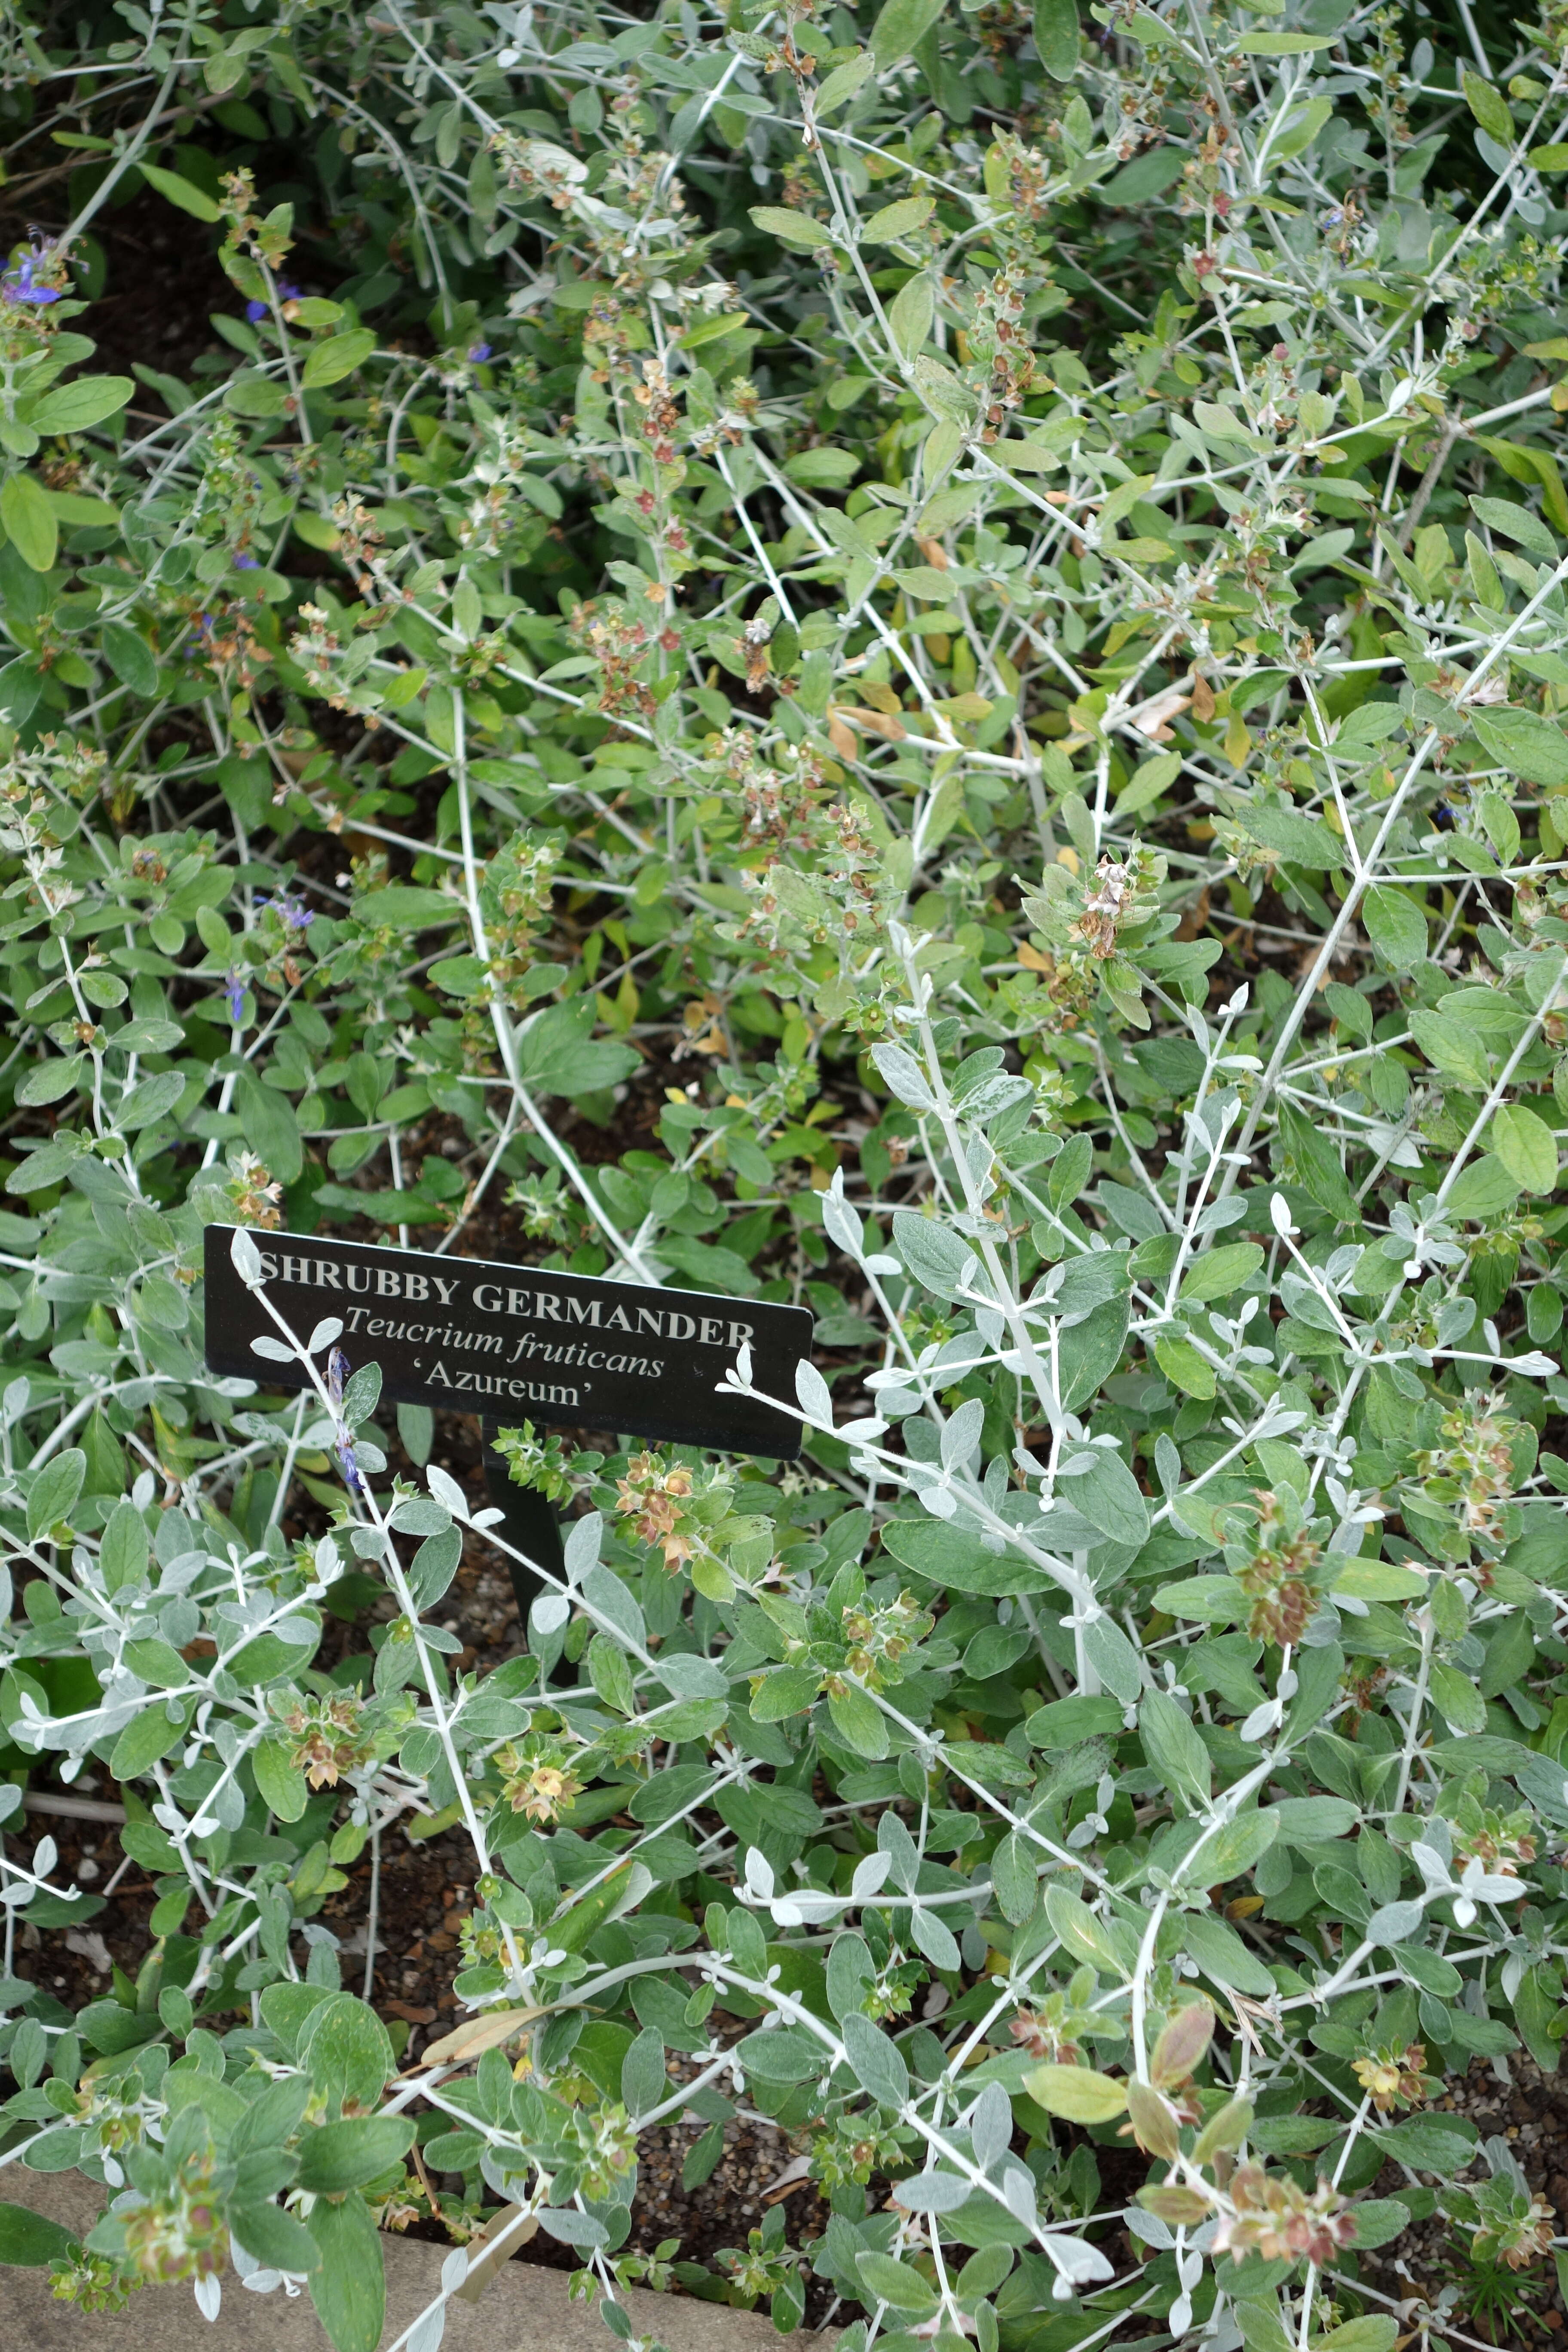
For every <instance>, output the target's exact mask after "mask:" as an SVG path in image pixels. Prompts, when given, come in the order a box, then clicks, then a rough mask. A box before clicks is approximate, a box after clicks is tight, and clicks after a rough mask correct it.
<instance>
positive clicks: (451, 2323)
mask: <svg viewBox="0 0 1568 2352" xmlns="http://www.w3.org/2000/svg"><path fill="white" fill-rule="evenodd" d="M109 2193H110V2192H109V2191H108V2190H106V2189H103V2188H101V2187H100V2185H99V2183H98V2182H97V2181H95V2180H89V2179H87V2178H86V2177H85V2176H84V2175H83V2174H81V2173H79V2172H28V2171H26V2170H25V2169H24V2168H23V2167H22V2166H21V2165H20V2164H7V2165H4V2166H0V2201H3V2202H5V2203H7V2204H12V2205H26V2206H27V2207H28V2208H29V2209H30V2210H32V2211H34V2212H36V2213H45V2214H47V2215H48V2216H49V2218H50V2219H51V2220H52V2221H59V2222H62V2223H63V2224H64V2225H65V2227H66V2228H67V2229H68V2230H72V2231H86V2230H88V2229H89V2228H90V2227H91V2225H92V2223H93V2221H95V2220H96V2218H97V2216H98V2215H99V2213H100V2211H101V2210H102V2209H103V2206H104V2204H105V2202H106V2200H107V2198H108V2196H109ZM383 2245H384V2250H385V2255H386V2326H385V2329H384V2332H383V2336H382V2343H383V2344H384V2345H386V2346H391V2345H394V2344H395V2343H396V2342H397V2341H398V2339H399V2337H400V2336H402V2335H403V2334H404V2333H405V2330H406V2329H407V2328H409V2327H410V2326H412V2325H413V2323H414V2322H415V2321H416V2319H417V2318H418V2317H419V2315H420V2313H421V2312H422V2311H424V2310H425V2309H426V2306H427V2305H429V2304H431V2303H432V2302H433V2301H434V2300H435V2298H436V2297H437V2295H438V2294H439V2293H440V2291H441V2264H442V2263H443V2261H444V2260H445V2259H446V2256H447V2253H449V2252H450V2251H451V2249H450V2248H449V2247H442V2246H434V2245H426V2244H424V2243H423V2242H420V2241H418V2240H409V2239H406V2238H397V2237H393V2236H390V2235H389V2236H387V2237H384V2239H383ZM566 2284H567V2274H566V2273H565V2272H564V2271H555V2270H547V2269H545V2268H544V2267H543V2266H542V2264H540V2263H526V2262H509V2263H501V2264H500V2265H499V2266H498V2269H497V2272H496V2275H495V2277H494V2279H493V2281H492V2283H491V2284H490V2285H489V2287H488V2288H487V2289H486V2290H485V2292H484V2294H483V2295H482V2296H481V2297H480V2299H479V2301H478V2302H477V2303H469V2302H466V2301H464V2300H463V2299H462V2298H461V2297H460V2296H454V2297H453V2298H452V2299H451V2301H450V2302H448V2304H447V2324H446V2331H445V2334H444V2335H443V2336H442V2337H441V2339H440V2342H441V2352H611V2347H613V2346H614V2344H615V2342H616V2339H615V2337H614V2336H612V2335H611V2334H610V2331H609V2330H608V2328H607V2327H606V2326H605V2323H604V2320H603V2319H602V2318H601V2317H600V2315H599V2313H598V2311H597V2309H596V2308H595V2307H594V2306H593V2305H588V2304H585V2303H574V2302H572V2301H570V2300H569V2299H568V2296H567V2292H566ZM623 2295H624V2300H625V2302H626V2305H627V2309H628V2313H629V2315H630V2318H631V2323H632V2329H633V2334H634V2336H637V2337H641V2338H643V2339H644V2340H645V2341H648V2342H657V2343H658V2344H661V2345H664V2346H665V2347H668V2352H766V2347H775V2348H776V2352H782V2347H786V2346H787V2347H790V2352H795V2347H799V2352H807V2347H810V2352H816V2347H819V2346H820V2347H831V2346H832V2345H833V2344H834V2343H835V2342H836V2341H837V2330H833V2331H831V2332H827V2333H825V2334H823V2335H821V2336H812V2335H809V2334H807V2333H806V2332H805V2331H803V2332H801V2333H800V2334H797V2335H795V2336H780V2335H778V2334H777V2333H776V2332H775V2330H774V2328H773V2325H772V2323H771V2321H769V2320H768V2319H766V2318H764V2317H763V2316H762V2315H760V2314H758V2313H755V2312H745V2311H732V2310H731V2308H730V2307H729V2305H726V2304H721V2303H702V2302H700V2301H699V2300H698V2299H697V2297H695V2296H694V2295H672V2294H649V2293H648V2292H647V2289H646V2288H643V2287H630V2288H627V2289H625V2290H623ZM193 2344H205V2345H210V2346H211V2347H212V2352H331V2345H330V2343H329V2341H328V2338H327V2336H326V2334H325V2332H324V2330H323V2329H322V2327H321V2322H320V2321H319V2320H318V2319H317V2317H316V2315H315V2311H314V2309H313V2308H312V2306H311V2304H310V2297H309V2296H308V2295H305V2294H300V2295H298V2296H295V2297H293V2298H291V2299H290V2298H289V2297H287V2296H286V2295H285V2294H284V2293H283V2292H282V2290H281V2289H279V2290H278V2291H277V2292H276V2293H274V2294H252V2293H250V2292H249V2291H248V2290H247V2288H246V2287H244V2286H243V2285H242V2284H240V2282H239V2280H238V2279H237V2277H236V2276H235V2274H234V2273H233V2272H232V2271H231V2272H229V2273H227V2275H226V2277H225V2279H224V2283H223V2306H222V2309H221V2311H220V2312H219V2315H218V2317H217V2320H216V2323H215V2324H214V2325H213V2326H211V2329H210V2333H209V2331H208V2323H207V2322H205V2320H204V2319H203V2318H202V2315H201V2314H200V2313H199V2312H198V2310H197V2309H196V2305H195V2298H194V2296H193V2294H192V2292H191V2289H190V2288H189V2287H188V2286H178V2287H144V2288H143V2289H142V2291H141V2292H140V2293H139V2294H134V2295H133V2296H132V2299H131V2302H130V2304H129V2305H128V2306H127V2308H126V2309H125V2310H124V2311H121V2312H114V2313H104V2312H99V2313H83V2312H80V2311H79V2310H77V2309H76V2307H75V2306H74V2305H70V2304H63V2303H57V2302H56V2300H55V2298H54V2296H53V2295H52V2294H50V2292H49V2287H48V2273H47V2271H35V2270H21V2269H16V2268H13V2267H9V2266H7V2267H4V2268H0V2346H5V2347H10V2346H16V2347H21V2346H23V2345H26V2347H29V2352H97V2347H112V2352H174V2347H175V2346H176V2345H178V2346H180V2347H182V2352H184V2347H187V2346H191V2345H193Z"/></svg>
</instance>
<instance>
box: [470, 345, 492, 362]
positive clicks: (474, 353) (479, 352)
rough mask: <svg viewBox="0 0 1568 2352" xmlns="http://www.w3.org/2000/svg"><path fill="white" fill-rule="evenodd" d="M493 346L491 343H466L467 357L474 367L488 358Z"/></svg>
mask: <svg viewBox="0 0 1568 2352" xmlns="http://www.w3.org/2000/svg"><path fill="white" fill-rule="evenodd" d="M494 348H495V346H494V345H493V344H492V343H470V344H469V345H468V357H469V359H470V360H471V361H472V362H473V363H474V365H475V366H476V367H480V366H482V365H483V363H484V362H485V361H486V360H488V359H489V356H490V353H491V352H492V351H493V350H494Z"/></svg>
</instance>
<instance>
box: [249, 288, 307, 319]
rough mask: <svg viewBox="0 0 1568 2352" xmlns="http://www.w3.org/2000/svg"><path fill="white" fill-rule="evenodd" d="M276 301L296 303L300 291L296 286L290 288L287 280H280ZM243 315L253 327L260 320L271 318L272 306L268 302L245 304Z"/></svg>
mask: <svg viewBox="0 0 1568 2352" xmlns="http://www.w3.org/2000/svg"><path fill="white" fill-rule="evenodd" d="M278 299H279V302H297V301H298V300H299V299H300V289H299V288H298V287H297V286H290V285H289V281H288V279H287V278H283V279H280V280H279V287H278ZM245 315H246V317H247V319H248V320H249V321H250V323H251V325H252V326H253V327H254V326H256V325H258V322H259V321H260V320H263V319H268V318H270V317H271V315H272V305H271V303H270V302H247V304H246V306H245Z"/></svg>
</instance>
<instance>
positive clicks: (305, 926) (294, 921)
mask: <svg viewBox="0 0 1568 2352" xmlns="http://www.w3.org/2000/svg"><path fill="white" fill-rule="evenodd" d="M268 907H270V908H272V910H273V912H274V913H275V914H276V915H277V917H278V918H279V921H280V922H282V923H285V924H286V925H287V926H288V928H289V930H291V931H308V930H309V929H310V925H311V924H312V923H313V922H314V921H315V919H316V910H315V908H314V907H307V906H306V904H305V901H304V900H303V898H295V897H292V896H290V895H289V894H288V893H285V894H284V896H283V897H281V898H263V897H261V896H260V895H259V894H258V897H257V899H256V911H257V913H258V915H259V914H261V913H263V912H264V911H265V909H266V908H268Z"/></svg>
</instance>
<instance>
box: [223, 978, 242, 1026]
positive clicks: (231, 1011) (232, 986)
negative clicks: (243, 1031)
mask: <svg viewBox="0 0 1568 2352" xmlns="http://www.w3.org/2000/svg"><path fill="white" fill-rule="evenodd" d="M224 995H225V997H226V999H227V1002H228V1017H229V1019H230V1020H231V1021H232V1022H233V1023H234V1025H235V1027H236V1028H239V1027H240V1026H241V1025H242V1024H243V1023H244V1020H245V974H244V973H243V972H240V971H231V972H230V973H229V975H228V979H227V981H226V983H225V986H224Z"/></svg>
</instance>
